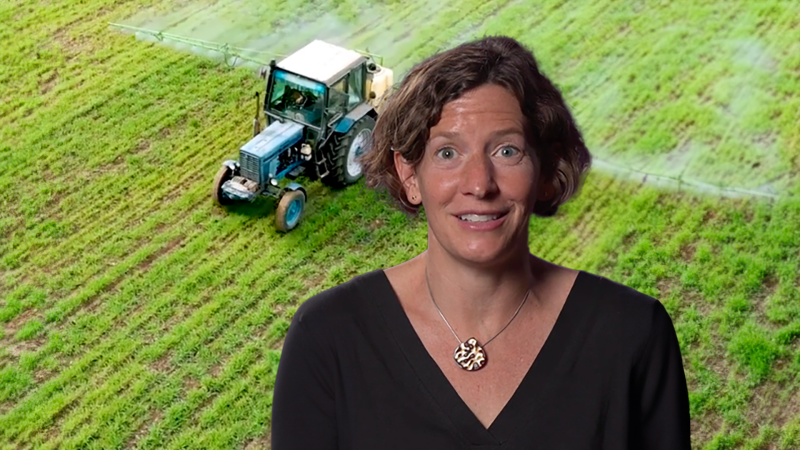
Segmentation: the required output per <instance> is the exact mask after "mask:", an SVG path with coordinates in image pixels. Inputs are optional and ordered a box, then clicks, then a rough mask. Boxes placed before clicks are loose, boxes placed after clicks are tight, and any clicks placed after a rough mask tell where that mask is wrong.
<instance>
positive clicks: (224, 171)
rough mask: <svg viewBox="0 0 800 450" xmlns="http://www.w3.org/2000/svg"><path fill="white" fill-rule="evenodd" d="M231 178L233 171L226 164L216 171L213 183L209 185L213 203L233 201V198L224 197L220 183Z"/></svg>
mask: <svg viewBox="0 0 800 450" xmlns="http://www.w3.org/2000/svg"><path fill="white" fill-rule="evenodd" d="M231 178H233V171H232V170H231V168H230V167H228V166H222V167H220V168H219V170H218V171H217V176H215V177H214V185H213V186H212V187H211V198H212V199H214V203H216V204H217V205H219V206H225V205H230V204H231V203H233V200H231V199H229V198H227V197H225V196H224V195H223V193H222V185H223V184H225V182H226V181H228V180H230V179H231Z"/></svg>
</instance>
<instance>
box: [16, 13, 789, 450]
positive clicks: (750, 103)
mask: <svg viewBox="0 0 800 450" xmlns="http://www.w3.org/2000/svg"><path fill="white" fill-rule="evenodd" d="M177 3H178V4H179V5H178V6H176V2H166V1H163V0H144V1H136V2H132V1H111V0H86V1H83V2H74V1H66V0H61V1H56V0H50V1H45V2H35V5H34V4H32V3H31V2H26V1H23V0H4V1H2V2H0V23H2V24H3V26H2V27H0V40H2V42H4V45H3V46H2V47H0V86H2V87H3V89H0V448H3V449H6V448H8V449H29V448H30V449H32V448H37V449H38V448H44V449H53V448H65V449H69V448H98V449H112V448H142V449H144V448H153V449H155V448H159V449H160V448H225V449H229V448H247V449H249V448H261V447H268V445H269V438H268V435H269V426H270V412H271V402H272V387H273V384H274V377H275V370H276V368H277V365H278V362H279V359H280V349H281V345H282V341H283V338H284V336H285V335H286V331H287V329H288V325H289V323H290V321H291V318H292V315H293V314H294V312H295V311H296V308H297V306H298V305H299V304H301V303H302V302H303V301H304V300H305V299H307V298H308V297H309V296H311V295H314V294H316V293H319V292H321V291H322V290H324V289H326V288H329V287H331V286H334V285H336V284H338V283H341V282H344V281H347V280H348V279H350V278H351V277H353V276H355V275H357V274H360V273H363V272H365V271H369V270H374V269H378V268H382V267H387V266H391V265H394V264H397V263H399V262H401V261H403V260H405V259H408V258H410V257H412V256H414V255H415V254H417V253H419V252H420V251H422V250H423V249H424V248H425V242H426V233H427V229H426V226H425V222H424V220H422V219H424V217H423V218H408V217H406V216H405V215H403V214H401V213H399V212H397V211H395V210H393V209H392V208H391V207H390V206H388V205H387V204H386V203H385V202H383V201H382V200H381V199H380V198H379V196H377V195H376V194H374V193H372V192H370V191H366V190H363V191H362V186H361V184H357V185H355V186H352V187H350V188H348V189H344V190H340V191H334V190H330V189H328V188H327V187H325V186H323V185H322V184H321V183H319V182H317V181H310V180H301V181H302V182H303V184H304V185H306V187H307V189H308V191H309V202H308V205H307V210H306V212H305V213H304V218H303V221H302V222H301V223H300V225H299V226H298V228H297V229H295V230H294V231H292V232H291V233H288V234H280V233H277V232H276V231H275V230H274V227H273V220H274V219H273V213H274V208H275V205H274V202H273V201H272V200H269V199H264V200H259V201H257V202H256V203H254V204H251V205H246V206H234V207H231V208H228V209H227V210H223V209H221V208H218V207H215V206H213V204H212V202H211V198H210V192H209V190H210V186H211V180H212V179H213V176H214V174H215V172H216V170H217V169H218V167H219V164H220V163H221V162H222V161H223V160H224V159H228V158H232V157H235V156H236V154H237V149H238V147H239V146H241V145H242V144H244V143H245V142H246V141H247V139H248V138H249V136H250V134H249V133H250V132H251V130H252V128H251V121H252V116H251V115H252V113H253V109H254V108H253V107H254V105H253V100H252V94H253V92H254V91H256V90H258V89H260V88H261V89H263V87H262V86H261V80H259V79H258V78H257V77H256V76H255V74H254V72H253V70H252V68H250V67H244V66H242V67H230V66H228V65H226V64H223V63H221V62H220V61H219V60H215V59H213V58H208V57H207V55H205V54H203V55H197V54H194V53H193V51H197V49H191V48H181V47H179V46H170V45H168V44H166V43H164V44H160V43H157V42H150V41H152V39H151V40H150V41H146V40H136V39H133V38H132V37H131V36H130V35H126V34H124V33H121V32H119V31H117V30H114V29H112V28H109V26H108V23H109V22H120V23H127V24H131V25H135V26H140V27H147V28H155V29H158V30H162V31H168V32H171V33H176V34H183V35H186V36H188V37H195V38H204V39H209V40H214V41H217V42H223V43H229V44H231V45H238V46H243V47H251V48H255V49H256V50H263V51H270V52H275V53H278V54H287V53H289V52H291V51H293V50H295V49H297V48H299V47H300V46H301V45H302V44H304V43H306V42H307V41H308V40H310V39H313V38H325V39H329V40H331V41H333V42H335V43H340V44H343V45H346V46H349V47H352V48H358V49H362V50H369V51H370V52H374V53H377V54H380V55H382V56H383V58H384V64H385V65H387V66H388V67H391V68H392V69H394V70H395V74H396V79H397V80H398V81H399V79H400V77H401V76H402V74H403V73H405V72H407V71H408V70H409V69H410V68H411V67H412V66H413V65H414V64H415V63H417V62H418V61H420V60H421V59H423V58H424V57H426V56H429V55H431V54H433V53H435V52H437V51H441V50H444V49H446V48H450V47H452V46H454V45H457V44H459V43H461V42H464V41H466V40H468V39H471V38H474V37H479V36H483V35H484V34H496V33H503V34H509V35H512V36H514V37H516V38H518V39H520V40H521V41H522V42H524V43H525V44H527V45H529V46H530V47H531V48H532V49H533V50H534V52H535V54H536V56H537V57H538V58H539V60H540V62H541V65H542V68H543V70H544V71H545V72H546V73H547V74H548V75H550V76H551V77H552V78H553V80H554V81H555V82H556V84H557V85H558V86H559V87H560V88H561V89H562V91H563V93H564V96H565V98H566V100H567V101H568V103H569V104H570V106H571V108H572V110H573V112H574V113H575V115H576V116H577V119H578V122H579V124H580V126H581V128H582V130H583V132H584V134H585V137H586V141H587V144H588V145H589V147H590V149H591V150H592V152H593V153H594V155H595V156H596V158H597V164H596V167H597V168H598V169H596V170H594V171H593V172H592V173H591V174H590V175H589V176H588V178H587V180H586V184H585V186H584V188H583V190H582V192H581V193H580V195H579V196H578V197H577V198H575V199H574V200H572V201H571V202H569V203H568V204H567V205H565V206H564V207H562V209H561V210H560V211H559V213H558V215H557V216H556V217H554V218H550V219H539V218H534V219H533V220H532V221H531V225H530V231H531V240H530V247H531V251H532V252H533V253H535V254H537V255H539V256H541V257H543V258H546V259H549V260H552V261H555V262H557V263H560V264H564V265H567V266H569V267H573V268H576V269H582V270H587V271H591V272H595V273H599V274H601V275H604V276H607V277H609V278H611V279H613V280H616V281H619V282H622V283H625V284H627V285H630V286H632V287H633V288H636V289H638V290H640V291H642V292H644V293H646V294H649V295H652V296H654V297H657V298H659V299H660V300H661V301H662V302H663V303H664V305H665V306H666V308H667V310H668V311H669V313H670V315H671V317H672V319H673V322H674V324H675V328H676V331H677V334H678V337H679V341H680V344H681V350H682V352H683V356H684V366H685V369H686V375H687V379H688V382H689V387H690V403H691V414H692V429H693V446H694V448H698V449H701V448H702V449H734V448H736V449H753V450H755V449H768V448H780V449H790V448H796V447H797V446H798V445H800V403H798V398H800V397H798V395H800V378H799V377H798V375H797V374H798V373H800V347H799V345H800V341H798V336H800V276H799V275H798V274H800V253H798V248H800V225H799V224H800V200H798V194H800V192H798V190H797V177H796V175H797V173H798V168H800V131H799V130H800V127H798V126H797V125H798V123H797V111H798V110H800V81H799V80H800V79H799V78H798V77H797V74H798V73H800V44H799V43H800V28H798V27H797V26H796V19H797V17H800V5H798V4H797V2H794V1H788V0H786V1H775V0H764V1H749V0H740V1H732V2H723V1H709V2H696V1H689V0H679V1H673V2H647V1H642V2H629V1H622V0H619V1H612V0H607V1H585V2H561V1H555V0H543V1H537V2H534V1H527V0H520V1H504V0H492V1H484V0H464V1H461V2H458V3H455V2H453V3H448V2H445V1H435V2H423V1H419V0H412V1H409V2H401V1H396V0H384V1H367V0H326V1H310V0H290V1H278V0H269V1H262V0H240V1H235V2H234V1H228V0H222V1H214V2H212V1H210V0H209V1H200V2H177ZM182 5H188V6H182ZM212 19H213V20H212ZM198 53H202V52H199V51H198ZM609 168H611V169H613V170H614V172H613V173H611V172H609V171H608V170H607V169H609ZM614 168H616V169H614ZM617 169H619V170H617ZM631 169H632V170H631ZM647 174H649V175H647ZM619 175H622V176H619ZM659 177H661V178H659ZM654 180H662V181H663V180H671V181H670V182H669V183H668V185H669V187H667V188H662V187H660V186H659V185H658V184H659V183H660V182H656V183H651V182H652V181H654ZM704 183H705V184H704ZM709 186H711V187H714V188H715V189H717V190H716V191H715V190H714V189H710V188H709ZM745 190H749V191H751V192H755V193H757V194H760V195H758V196H748V195H744V196H740V198H725V197H720V196H718V195H711V194H708V193H703V192H702V191H714V192H723V193H726V194H737V195H740V194H742V192H744V191H745Z"/></svg>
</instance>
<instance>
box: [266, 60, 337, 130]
mask: <svg viewBox="0 0 800 450" xmlns="http://www.w3.org/2000/svg"><path fill="white" fill-rule="evenodd" d="M273 77H274V81H273V84H272V92H271V94H270V96H269V110H270V111H271V112H273V113H275V114H278V115H280V116H283V117H286V118H287V119H290V120H295V121H297V122H301V123H305V124H308V125H313V126H316V127H319V126H321V119H322V109H323V104H324V101H325V85H323V84H321V83H318V82H316V81H313V80H309V79H307V78H303V77H300V76H298V75H294V74H291V73H288V72H284V71H282V70H276V71H274V72H273Z"/></svg>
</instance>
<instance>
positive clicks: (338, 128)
mask: <svg viewBox="0 0 800 450" xmlns="http://www.w3.org/2000/svg"><path fill="white" fill-rule="evenodd" d="M262 74H264V75H266V74H268V76H267V83H266V92H265V95H264V103H263V112H264V115H265V116H266V117H267V124H268V125H267V127H266V128H265V129H263V130H261V128H260V126H259V125H258V114H256V120H255V121H254V122H255V124H254V137H253V139H251V140H250V142H248V143H247V144H245V145H244V146H242V147H241V149H240V151H239V160H238V161H225V162H224V163H223V167H222V168H221V169H220V171H219V173H218V174H217V177H216V179H215V181H214V187H213V190H212V196H213V197H214V199H215V200H216V202H217V203H218V204H220V205H224V204H228V203H232V202H235V201H243V200H246V201H252V200H254V199H255V198H256V197H257V196H259V195H269V196H273V197H277V198H279V205H278V208H277V209H276V225H277V227H278V228H279V229H281V230H283V231H288V230H290V229H292V228H294V226H295V225H296V224H297V221H298V220H299V217H300V212H299V211H302V208H303V204H304V203H305V195H306V194H305V189H303V188H302V187H301V186H300V185H298V184H297V183H289V184H287V185H285V186H282V184H281V180H282V179H283V178H295V177H297V176H298V175H299V174H300V173H305V174H307V175H310V176H312V177H316V178H320V179H322V181H323V182H325V183H326V184H328V185H330V186H334V187H343V186H346V185H348V184H352V183H355V182H356V181H358V179H359V178H361V175H362V171H361V165H360V163H359V157H360V156H361V154H362V153H363V152H364V151H366V149H367V146H368V143H369V138H370V136H371V134H372V129H373V127H374V126H375V120H376V119H377V118H378V111H379V110H380V107H381V106H382V101H383V99H384V98H385V97H386V95H385V94H386V93H387V92H388V91H389V89H390V87H391V84H392V81H393V80H392V78H393V74H392V71H391V70H389V69H387V68H384V67H381V66H380V65H378V64H377V63H376V62H375V61H374V60H373V59H372V58H371V57H370V56H366V55H364V54H361V53H359V52H356V51H353V50H348V49H345V48H342V47H339V46H336V45H333V44H329V43H327V42H324V41H319V40H316V41H313V42H311V43H309V44H308V45H306V46H305V47H303V48H301V49H300V50H298V51H297V52H295V53H293V54H291V55H289V56H288V57H286V58H285V59H283V60H282V61H280V62H277V63H276V62H275V61H272V62H271V63H270V66H269V71H267V72H262ZM260 107H261V106H259V108H260ZM285 199H290V200H291V202H293V203H292V205H293V206H292V207H291V208H289V206H290V205H289V203H287V204H286V205H284V203H286V202H288V201H289V200H286V201H285ZM284 206H285V208H284ZM292 211H293V212H294V213H293V214H290V215H289V218H288V219H286V218H285V217H284V216H285V214H284V213H287V214H288V212H292Z"/></svg>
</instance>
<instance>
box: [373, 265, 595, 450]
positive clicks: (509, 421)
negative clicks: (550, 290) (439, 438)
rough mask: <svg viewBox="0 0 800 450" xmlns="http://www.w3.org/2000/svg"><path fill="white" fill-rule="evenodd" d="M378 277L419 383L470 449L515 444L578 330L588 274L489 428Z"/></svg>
mask: <svg viewBox="0 0 800 450" xmlns="http://www.w3.org/2000/svg"><path fill="white" fill-rule="evenodd" d="M377 272H380V275H381V284H382V285H383V287H384V288H385V289H386V295H380V296H378V297H379V298H381V301H379V302H378V305H379V307H380V309H381V311H382V313H383V316H384V318H385V319H386V323H387V326H388V328H389V330H390V332H391V333H392V335H393V336H394V338H395V341H396V342H397V345H398V346H399V347H400V351H401V352H402V353H403V354H404V355H405V357H406V360H407V361H408V363H409V365H410V366H411V368H412V370H413V371H414V372H415V373H416V374H417V377H418V378H419V381H420V383H421V384H422V386H423V387H424V388H425V389H426V390H427V391H428V393H429V395H430V396H431V398H432V399H433V400H434V401H435V402H436V403H437V404H438V406H439V407H440V408H441V409H442V411H443V412H444V414H445V416H446V417H448V418H449V420H450V421H451V422H452V425H453V426H454V428H455V429H457V430H458V432H459V433H461V434H462V435H463V437H464V438H465V439H466V440H467V441H469V443H470V444H472V445H477V446H482V445H488V446H496V445H500V444H502V443H503V442H506V441H508V440H509V439H511V438H512V437H513V434H514V432H515V430H516V429H518V428H519V427H520V426H522V425H524V422H525V421H526V420H527V418H529V417H532V412H533V410H534V409H536V408H537V407H538V406H539V404H540V401H539V400H540V399H541V397H542V396H543V395H544V394H545V391H546V388H545V386H546V385H547V382H548V380H549V379H550V378H551V377H552V375H553V374H554V373H555V372H557V371H558V370H557V369H558V367H559V365H560V363H561V361H562V357H563V354H564V350H565V347H566V346H567V343H568V341H569V337H570V334H572V333H573V332H574V327H573V326H571V325H570V324H571V323H572V324H574V323H575V322H576V321H577V319H578V316H579V315H580V311H581V308H579V307H578V305H576V303H578V302H579V299H578V297H580V296H579V295H577V294H576V293H577V292H579V291H581V290H582V286H583V283H584V282H585V281H586V278H587V275H588V274H587V273H585V272H582V271H581V272H578V275H577V277H576V278H575V281H574V283H573V285H572V288H571V289H570V291H569V294H568V295H567V299H566V301H565V302H564V305H563V306H562V308H561V312H559V314H558V317H557V318H556V321H555V323H554V324H553V328H552V329H551V330H550V333H549V334H548V336H547V338H546V339H545V341H544V343H543V344H542V348H541V349H540V350H539V353H538V355H537V356H536V358H535V359H534V360H533V363H532V364H531V366H530V367H529V368H528V371H527V372H526V373H525V376H524V377H523V378H522V381H521V382H520V384H519V386H518V387H517V389H516V390H515V391H514V393H513V394H512V395H511V397H510V398H509V399H508V402H507V403H506V404H505V406H503V409H502V410H501V411H500V413H499V414H498V415H497V417H496V418H495V419H494V421H493V422H492V424H491V425H490V426H489V428H486V427H485V426H484V425H483V424H482V423H481V422H480V420H478V418H477V416H475V413H473V412H472V410H471V409H470V408H469V406H468V405H467V404H466V402H465V401H464V400H463V399H462V398H461V396H460V395H459V394H458V392H457V391H456V389H455V388H454V387H453V385H452V384H451V383H450V380H448V379H447V377H446V376H445V374H444V372H442V370H441V368H440V367H439V365H438V364H437V363H436V361H434V359H433V357H431V355H430V354H429V353H428V351H427V349H426V348H425V345H424V344H423V343H422V340H421V339H420V338H419V335H417V332H416V330H414V326H413V325H412V324H411V321H410V320H409V319H408V316H407V315H406V313H405V311H404V310H403V307H402V304H401V303H400V299H399V298H398V296H397V293H396V292H395V290H394V288H393V287H392V285H391V283H390V282H389V279H388V277H387V276H386V273H385V272H384V271H383V270H379V271H377Z"/></svg>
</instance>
